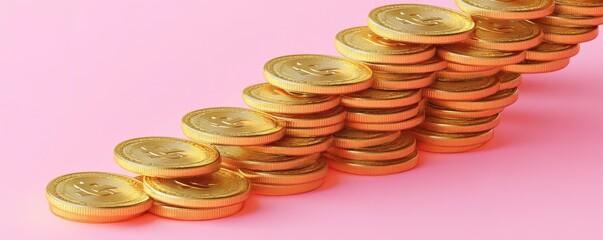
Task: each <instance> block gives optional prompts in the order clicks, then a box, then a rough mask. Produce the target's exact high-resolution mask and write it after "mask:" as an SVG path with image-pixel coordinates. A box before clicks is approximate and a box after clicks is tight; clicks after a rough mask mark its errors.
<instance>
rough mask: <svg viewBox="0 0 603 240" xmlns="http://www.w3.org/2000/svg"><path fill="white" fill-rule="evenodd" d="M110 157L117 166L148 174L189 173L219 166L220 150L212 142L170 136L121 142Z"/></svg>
mask: <svg viewBox="0 0 603 240" xmlns="http://www.w3.org/2000/svg"><path fill="white" fill-rule="evenodd" d="M114 158H115V162H116V163H117V164H118V165H119V166H120V167H122V168H124V169H126V170H128V171H131V172H134V173H138V174H140V175H145V176H151V177H163V178H178V177H190V176H196V175H202V174H207V173H212V172H215V171H218V169H220V154H219V153H218V151H216V149H214V148H213V147H212V146H209V145H207V144H202V143H194V142H191V141H187V140H184V139H178V138H171V137H143V138H135V139H130V140H127V141H124V142H121V143H119V144H118V145H117V146H116V147H115V151H114Z"/></svg>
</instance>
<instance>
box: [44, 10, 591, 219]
mask: <svg viewBox="0 0 603 240" xmlns="http://www.w3.org/2000/svg"><path fill="white" fill-rule="evenodd" d="M456 3H457V5H458V6H459V7H460V8H461V9H462V11H463V12H459V11H454V10H450V9H445V8H440V7H435V6H429V5H421V4H397V5H388V6H383V7H379V8H376V9H374V10H372V11H371V12H370V13H369V16H368V26H359V27H352V28H349V29H346V30H343V31H341V32H339V33H337V34H336V36H335V48H336V49H337V51H338V52H339V53H340V54H341V55H342V56H343V58H340V57H334V56H324V55H316V54H300V55H289V56H282V57H277V58H274V59H272V60H269V61H268V62H267V63H266V64H265V66H264V72H263V74H264V78H265V79H266V81H267V83H261V84H256V85H253V86H249V87H247V88H245V89H244V90H243V100H244V102H245V103H246V104H247V105H249V106H250V107H251V108H252V109H244V108H233V107H218V108H206V109H199V110H196V111H192V112H190V113H187V114H186V115H185V116H184V117H183V118H182V122H181V129H182V132H183V133H184V135H185V136H186V137H188V138H189V139H190V140H185V139H179V138H173V137H142V138H135V139H130V140H127V141H124V142H122V143H119V144H118V145H117V146H116V147H115V149H114V158H115V162H116V163H117V164H118V165H119V166H120V167H122V168H123V169H125V170H127V171H130V172H132V173H134V174H137V175H139V176H138V177H134V178H131V177H127V176H122V175H117V174H112V173H102V172H81V173H72V174H67V175H64V176H61V177H58V178H56V179H53V180H52V181H50V183H49V184H48V187H47V189H46V191H47V194H46V195H47V199H48V202H49V204H50V210H51V212H52V213H53V214H55V215H57V216H59V217H61V218H64V219H67V220H72V221H79V222H91V223H104V222H117V221H123V220H127V219H131V218H134V217H137V216H140V215H141V214H144V213H145V212H150V213H152V214H155V215H157V216H161V217H165V218H170V219H177V220H209V219H216V218H222V217H227V216H231V215H234V214H236V213H237V212H239V211H240V210H241V209H243V207H244V204H245V201H246V200H247V199H248V198H249V197H250V196H251V194H252V193H255V194H262V195H276V196H282V195H294V194H301V193H305V192H310V191H312V190H315V189H318V188H319V187H320V186H321V185H322V184H323V182H324V180H325V177H326V176H327V174H328V172H329V168H331V169H335V170H337V171H341V172H346V173H351V174H357V175H387V174H395V173H401V172H404V171H407V170H410V169H412V168H414V167H416V166H417V165H418V163H419V152H418V150H424V151H431V152H440V153H458V152H464V151H470V150H474V149H476V148H479V147H480V146H483V145H484V144H486V143H487V142H488V141H489V140H490V139H492V137H493V136H494V129H495V128H496V127H497V126H498V125H499V124H500V115H501V114H502V112H503V110H504V109H505V108H506V107H508V106H509V105H511V104H513V103H514V102H515V101H517V99H518V96H519V95H518V94H519V91H518V89H519V86H520V84H521V82H522V80H523V77H522V74H531V73H544V72H552V71H557V70H560V69H563V68H564V67H566V66H567V65H568V64H569V59H570V58H571V57H573V56H575V55H576V54H578V52H579V51H580V46H579V44H580V43H583V42H586V41H590V40H592V39H594V38H595V37H596V36H597V35H598V25H600V24H603V0H557V1H553V0H534V1H532V0H530V1H528V0H520V1H484V0H456Z"/></svg>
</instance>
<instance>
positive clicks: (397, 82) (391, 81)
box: [372, 72, 436, 90]
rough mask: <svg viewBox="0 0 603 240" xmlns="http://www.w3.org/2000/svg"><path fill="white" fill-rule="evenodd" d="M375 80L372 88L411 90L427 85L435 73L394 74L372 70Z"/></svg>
mask: <svg viewBox="0 0 603 240" xmlns="http://www.w3.org/2000/svg"><path fill="white" fill-rule="evenodd" d="M373 76H374V78H375V81H374V83H373V86H372V88H374V89H381V90H412V89H419V88H424V87H427V86H429V85H430V84H431V83H433V81H435V78H436V74H435V73H422V74H420V73H419V74H396V73H387V72H373Z"/></svg>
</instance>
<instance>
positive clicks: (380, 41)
mask: <svg viewBox="0 0 603 240" xmlns="http://www.w3.org/2000/svg"><path fill="white" fill-rule="evenodd" d="M364 39H366V40H367V41H369V42H371V43H374V44H377V45H383V46H388V47H397V46H402V45H404V44H403V43H401V42H396V41H392V40H389V39H386V38H383V37H381V36H379V35H377V34H374V33H368V34H367V35H366V36H364Z"/></svg>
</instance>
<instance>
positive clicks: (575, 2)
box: [555, 0, 603, 16]
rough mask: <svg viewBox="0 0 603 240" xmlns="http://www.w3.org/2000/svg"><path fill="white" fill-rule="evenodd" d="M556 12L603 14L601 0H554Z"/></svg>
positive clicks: (589, 14) (587, 14)
mask: <svg viewBox="0 0 603 240" xmlns="http://www.w3.org/2000/svg"><path fill="white" fill-rule="evenodd" d="M555 3H557V8H556V10H557V12H559V13H564V14H576V15H586V16H603V2H601V1H600V0H556V1H555Z"/></svg>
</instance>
